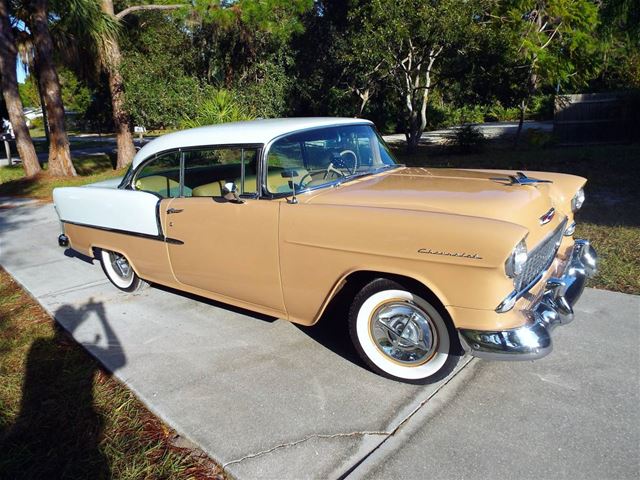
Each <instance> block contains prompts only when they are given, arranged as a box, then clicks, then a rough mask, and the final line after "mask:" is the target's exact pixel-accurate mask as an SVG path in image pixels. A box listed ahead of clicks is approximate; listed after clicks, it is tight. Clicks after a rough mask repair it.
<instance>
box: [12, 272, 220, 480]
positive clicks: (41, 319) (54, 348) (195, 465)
mask: <svg viewBox="0 0 640 480" xmlns="http://www.w3.org/2000/svg"><path fill="white" fill-rule="evenodd" d="M0 378H1V379H2V381H1V382H0V477H1V478H16V479H17V478H43V479H44V478H91V479H107V478H119V479H131V480H134V479H136V480H137V479H145V478H146V479H220V478H223V474H222V471H221V469H220V468H219V467H218V466H216V465H215V464H213V463H212V462H211V461H210V460H209V459H208V458H207V457H206V456H205V455H204V454H203V453H202V452H200V451H198V450H193V449H190V448H184V447H178V446H175V444H176V443H177V442H176V435H175V432H173V431H171V430H170V429H168V428H167V427H166V426H165V425H164V424H162V423H161V422H160V421H159V420H158V419H157V418H156V417H155V416H154V415H152V414H151V413H150V412H149V411H148V410H147V409H146V408H145V407H144V406H143V405H142V404H141V403H140V401H139V400H138V399H137V398H136V397H135V396H134V395H133V394H132V393H131V392H130V391H129V390H128V389H127V388H126V387H125V386H123V385H122V384H120V383H119V381H117V380H116V379H114V378H113V377H112V376H111V375H110V374H109V373H107V372H106V371H104V370H103V369H102V368H101V367H100V365H99V364H98V362H97V361H96V360H94V359H93V357H91V356H90V355H89V354H88V353H87V352H86V350H85V349H84V348H82V347H81V346H80V345H78V344H77V343H76V342H75V341H74V340H73V339H72V338H71V337H70V336H69V335H68V334H67V333H66V332H64V331H62V330H61V328H60V327H58V326H57V325H56V324H55V322H54V321H53V320H52V319H51V318H50V317H49V316H48V315H47V313H46V312H45V311H44V310H42V308H41V307H40V306H39V305H38V304H37V303H36V302H35V301H34V300H33V299H32V298H30V297H29V296H28V295H27V294H26V293H25V292H24V291H23V290H22V288H20V287H19V286H18V285H17V284H16V283H15V282H14V281H13V279H12V278H11V276H9V275H8V274H7V273H6V272H5V271H4V270H2V269H0Z"/></svg>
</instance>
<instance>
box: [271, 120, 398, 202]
mask: <svg viewBox="0 0 640 480" xmlns="http://www.w3.org/2000/svg"><path fill="white" fill-rule="evenodd" d="M345 126H348V127H361V126H367V127H371V129H372V130H373V131H374V132H375V133H376V135H377V137H378V140H379V141H384V140H383V139H382V135H380V132H378V130H377V129H376V128H375V125H373V123H371V122H368V121H362V122H356V123H349V124H347V125H345V124H341V123H336V124H331V125H322V126H321V127H318V126H316V127H309V128H303V129H300V130H292V131H290V132H287V133H285V134H282V135H278V136H277V137H274V138H272V139H271V140H269V142H268V143H266V144H265V145H264V148H263V151H262V160H261V161H260V164H261V165H262V170H263V171H262V175H261V177H260V180H261V182H260V183H261V185H260V188H259V190H260V192H261V196H260V198H264V199H269V200H274V199H278V198H286V197H290V196H291V192H289V193H271V192H270V191H269V190H268V189H267V170H268V165H267V157H268V156H269V151H270V150H271V147H272V146H273V144H274V143H275V142H277V141H278V140H280V139H282V138H284V137H288V136H289V135H296V134H299V133H304V132H312V131H314V130H323V129H329V128H336V127H345ZM393 160H394V161H396V159H395V158H394V159H393ZM399 167H404V165H403V164H401V163H396V165H395V166H394V167H392V168H389V169H385V170H382V171H380V172H377V173H382V172H386V171H390V170H395V169H396V168H399ZM375 173H376V172H372V173H371V175H374V174H375ZM359 178H362V177H359ZM341 183H342V182H341V180H340V179H336V180H334V181H332V182H327V183H325V184H323V185H316V186H313V187H307V188H305V189H303V190H296V196H297V195H300V194H303V193H308V192H313V191H315V190H320V189H323V188H335V187H336V186H338V185H340V184H341Z"/></svg>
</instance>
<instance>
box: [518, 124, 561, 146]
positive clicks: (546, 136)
mask: <svg viewBox="0 0 640 480" xmlns="http://www.w3.org/2000/svg"><path fill="white" fill-rule="evenodd" d="M524 139H525V142H526V143H527V145H529V146H530V147H532V148H544V147H548V146H551V145H553V143H554V139H553V134H551V133H549V132H545V131H544V130H541V129H539V128H531V129H528V130H526V131H525V132H524Z"/></svg>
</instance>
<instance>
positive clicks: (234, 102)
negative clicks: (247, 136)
mask: <svg viewBox="0 0 640 480" xmlns="http://www.w3.org/2000/svg"><path fill="white" fill-rule="evenodd" d="M251 118H254V116H253V115H251V114H250V113H249V112H248V111H247V109H246V108H245V107H244V106H243V105H242V104H241V103H240V101H239V100H238V99H237V97H236V95H235V94H234V93H233V92H231V91H229V90H224V89H220V90H211V91H210V93H209V95H207V98H206V99H205V100H204V101H203V102H202V103H201V104H200V105H198V106H197V107H196V108H195V111H194V113H193V114H192V115H190V116H185V117H184V118H183V120H182V122H181V126H183V127H185V128H193V127H199V126H202V125H215V124H218V123H227V122H237V121H240V120H250V119H251Z"/></svg>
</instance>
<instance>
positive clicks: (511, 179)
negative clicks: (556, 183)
mask: <svg viewBox="0 0 640 480" xmlns="http://www.w3.org/2000/svg"><path fill="white" fill-rule="evenodd" d="M490 180H493V181H496V182H506V183H507V185H535V184H537V183H553V182H552V181H551V180H540V179H538V178H533V177H527V176H526V175H525V174H524V173H522V172H517V173H516V174H515V175H509V176H507V177H506V178H501V177H496V178H491V179H490Z"/></svg>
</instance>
